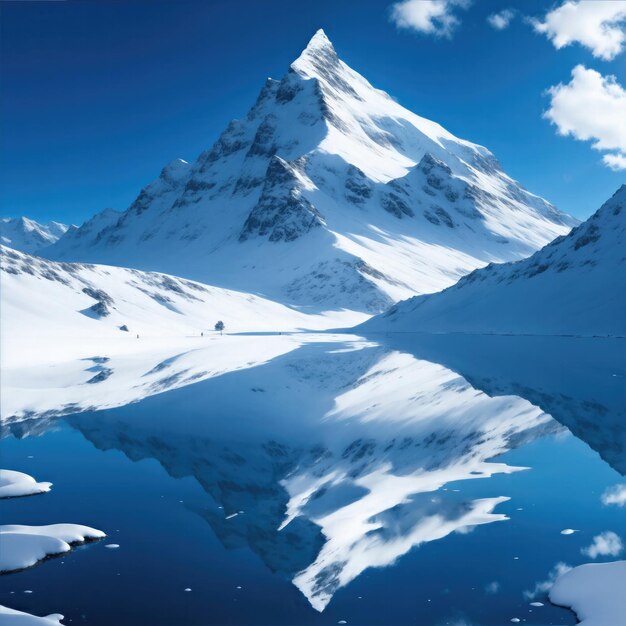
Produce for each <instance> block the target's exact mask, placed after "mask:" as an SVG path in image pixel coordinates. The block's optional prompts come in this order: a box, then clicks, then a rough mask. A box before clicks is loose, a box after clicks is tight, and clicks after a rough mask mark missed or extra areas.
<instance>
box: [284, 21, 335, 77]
mask: <svg viewBox="0 0 626 626" xmlns="http://www.w3.org/2000/svg"><path fill="white" fill-rule="evenodd" d="M338 63H339V58H338V57H337V53H336V52H335V48H334V47H333V44H332V43H331V42H330V39H328V37H327V36H326V33H325V32H324V31H323V30H322V29H321V28H320V29H319V30H318V31H317V32H316V33H315V35H313V37H311V39H310V41H309V43H308V44H307V47H306V48H305V49H304V50H303V51H302V53H301V54H300V56H299V57H298V58H297V59H296V60H295V61H294V62H293V63H292V64H291V69H293V70H295V71H296V72H298V73H299V74H301V75H303V76H306V77H308V78H310V77H313V76H317V74H318V73H319V72H320V70H322V71H323V69H324V68H329V67H333V66H335V65H337V64H338Z"/></svg>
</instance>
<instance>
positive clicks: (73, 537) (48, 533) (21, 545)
mask: <svg viewBox="0 0 626 626" xmlns="http://www.w3.org/2000/svg"><path fill="white" fill-rule="evenodd" d="M103 537H106V535H105V534H104V533H103V532H102V531H101V530H96V529H95V528H90V527H89V526H81V525H80V524H51V525H49V526H22V525H19V524H9V525H4V526H0V542H1V543H2V550H0V572H11V571H15V570H20V569H24V568H26V567H31V566H33V565H35V564H36V563H37V562H38V561H41V560H42V559H45V558H46V557H48V556H53V555H56V554H62V553H64V552H68V551H69V550H70V549H71V548H72V546H73V545H76V544H79V543H84V542H86V541H93V540H96V539H102V538H103Z"/></svg>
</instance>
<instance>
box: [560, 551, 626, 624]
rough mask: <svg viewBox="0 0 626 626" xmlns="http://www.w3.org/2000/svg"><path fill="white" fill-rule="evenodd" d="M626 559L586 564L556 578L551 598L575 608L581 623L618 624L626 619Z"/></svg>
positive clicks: (562, 604) (561, 604) (573, 609)
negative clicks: (625, 591)
mask: <svg viewBox="0 0 626 626" xmlns="http://www.w3.org/2000/svg"><path fill="white" fill-rule="evenodd" d="M624 589H626V561H614V562H613V563H587V564H586V565H581V566H579V567H575V568H574V569H572V570H570V571H569V572H566V573H565V574H563V575H562V576H559V578H558V579H557V580H556V582H555V583H554V585H553V586H552V589H551V591H550V600H551V601H552V602H553V603H554V604H557V605H559V606H565V607H568V608H570V609H572V611H574V612H575V613H576V615H577V617H578V619H579V620H580V626H617V625H618V624H624V620H625V619H626V594H624Z"/></svg>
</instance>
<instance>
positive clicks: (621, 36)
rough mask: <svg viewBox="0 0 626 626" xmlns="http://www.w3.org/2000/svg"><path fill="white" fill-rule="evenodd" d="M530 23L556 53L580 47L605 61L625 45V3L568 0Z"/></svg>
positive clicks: (614, 55) (615, 0)
mask: <svg viewBox="0 0 626 626" xmlns="http://www.w3.org/2000/svg"><path fill="white" fill-rule="evenodd" d="M531 23H532V25H533V26H534V28H535V30H536V31H537V32H538V33H543V34H545V35H546V36H547V37H548V39H550V41H552V43H553V44H554V46H555V48H557V49H560V48H563V47H565V46H569V45H570V44H572V43H579V44H581V45H583V46H585V47H587V48H589V49H590V50H591V52H592V53H593V55H594V56H595V57H598V58H600V59H604V60H607V61H608V60H611V59H614V58H615V57H616V56H617V55H618V54H619V53H620V52H622V50H623V49H624V46H625V45H626V28H625V26H626V0H568V1H567V2H563V4H561V5H560V6H558V7H557V8H555V9H553V10H551V11H549V12H548V13H546V15H545V16H544V18H543V20H537V19H534V20H531Z"/></svg>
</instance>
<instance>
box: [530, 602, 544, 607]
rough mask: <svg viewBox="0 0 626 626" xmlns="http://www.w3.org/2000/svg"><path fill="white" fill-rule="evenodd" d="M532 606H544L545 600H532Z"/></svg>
mask: <svg viewBox="0 0 626 626" xmlns="http://www.w3.org/2000/svg"><path fill="white" fill-rule="evenodd" d="M530 606H544V604H543V602H531V603H530Z"/></svg>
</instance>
